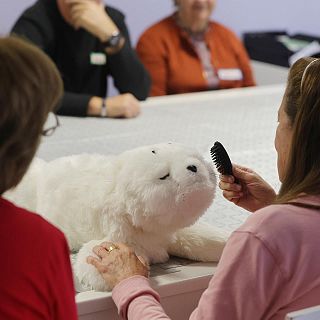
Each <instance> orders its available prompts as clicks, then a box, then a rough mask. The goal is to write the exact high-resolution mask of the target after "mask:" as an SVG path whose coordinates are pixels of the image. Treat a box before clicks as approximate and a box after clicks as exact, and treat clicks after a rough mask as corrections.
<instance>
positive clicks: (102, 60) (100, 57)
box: [90, 52, 107, 66]
mask: <svg viewBox="0 0 320 320" xmlns="http://www.w3.org/2000/svg"><path fill="white" fill-rule="evenodd" d="M90 63H91V64H95V65H98V66H102V65H104V64H106V63H107V56H106V54H105V53H102V52H91V53H90Z"/></svg>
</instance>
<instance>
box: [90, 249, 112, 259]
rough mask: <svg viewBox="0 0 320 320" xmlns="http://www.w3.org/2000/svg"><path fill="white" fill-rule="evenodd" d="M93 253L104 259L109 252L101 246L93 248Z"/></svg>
mask: <svg viewBox="0 0 320 320" xmlns="http://www.w3.org/2000/svg"><path fill="white" fill-rule="evenodd" d="M93 252H94V253H95V254H96V255H97V256H98V257H100V258H104V257H105V256H107V255H108V254H109V252H108V251H107V250H106V248H104V247H102V246H94V247H93Z"/></svg>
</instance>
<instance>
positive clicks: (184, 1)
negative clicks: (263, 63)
mask: <svg viewBox="0 0 320 320" xmlns="http://www.w3.org/2000/svg"><path fill="white" fill-rule="evenodd" d="M174 3H175V7H176V9H177V10H176V12H175V13H174V14H173V15H171V16H169V17H167V18H165V19H163V20H161V21H160V22H158V23H156V24H154V25H153V26H151V27H150V28H148V29H147V30H146V31H145V32H144V33H143V34H142V36H141V37H140V39H139V41H138V44H137V52H138V55H139V57H140V59H141V61H142V62H143V64H144V65H145V67H146V68H147V70H148V71H149V73H150V75H151V78H152V89H151V95H152V96H160V95H166V94H176V93H186V92H195V91H203V90H212V89H227V88H237V87H247V86H254V85H255V81H254V78H253V75H252V70H251V67H250V61H249V57H248V54H247V52H246V50H245V48H244V46H243V45H242V43H241V41H240V40H239V39H238V38H237V36H236V35H235V34H234V33H233V32H232V31H231V30H229V29H228V28H226V27H225V26H223V25H221V24H219V23H217V22H214V21H210V16H211V13H212V11H213V9H214V7H215V0H175V1H174Z"/></svg>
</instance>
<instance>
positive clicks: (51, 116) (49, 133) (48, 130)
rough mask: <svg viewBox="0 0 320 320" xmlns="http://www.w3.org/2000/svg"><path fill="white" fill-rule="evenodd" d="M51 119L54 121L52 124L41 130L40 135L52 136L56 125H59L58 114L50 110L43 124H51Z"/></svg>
mask: <svg viewBox="0 0 320 320" xmlns="http://www.w3.org/2000/svg"><path fill="white" fill-rule="evenodd" d="M53 121H55V124H54V125H50V126H49V127H48V128H46V129H43V130H42V135H43V136H45V137H49V136H52V135H53V133H54V132H55V130H56V129H57V128H58V127H60V121H59V118H58V116H57V115H56V114H55V113H53V112H50V113H49V115H48V119H47V121H46V123H45V126H46V125H47V124H51V123H52V122H53Z"/></svg>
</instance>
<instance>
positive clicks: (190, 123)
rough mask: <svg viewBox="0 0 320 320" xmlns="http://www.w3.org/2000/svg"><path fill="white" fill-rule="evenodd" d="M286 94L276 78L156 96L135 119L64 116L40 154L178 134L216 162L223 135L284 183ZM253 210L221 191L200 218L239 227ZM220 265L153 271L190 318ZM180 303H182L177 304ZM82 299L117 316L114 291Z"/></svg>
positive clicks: (119, 146) (83, 312) (92, 315)
mask: <svg viewBox="0 0 320 320" xmlns="http://www.w3.org/2000/svg"><path fill="white" fill-rule="evenodd" d="M283 93H284V85H283V84H277V85H268V86H263V87H255V88H242V89H229V90H219V91H211V92H202V93H191V94H183V95H172V96H165V97H155V98H149V99H148V100H147V101H146V102H143V103H142V113H141V115H140V116H139V117H137V118H135V119H100V118H71V117H60V122H61V128H58V129H57V131H56V132H55V134H54V135H53V136H52V137H48V138H47V137H46V138H44V139H43V141H42V143H41V145H40V148H39V151H38V154H37V155H38V156H39V157H41V158H44V159H46V160H51V159H54V158H57V157H60V156H65V155H71V154H76V153H83V152H88V153H102V154H118V153H120V152H123V151H125V150H128V149H131V148H135V147H139V146H141V145H147V144H155V143H160V142H167V141H173V142H179V143H184V144H187V145H190V146H193V147H196V148H197V149H198V150H199V151H200V152H201V153H202V154H203V155H204V156H205V157H206V158H207V159H208V160H209V161H211V160H210V155H209V149H210V148H211V146H212V145H213V143H214V142H215V141H216V140H218V141H220V142H222V143H223V144H224V146H225V147H226V149H227V150H228V152H229V154H230V156H231V159H232V161H233V162H235V163H239V164H242V165H244V166H248V167H251V168H253V169H254V170H256V171H257V172H259V174H261V175H262V176H263V177H265V178H266V180H267V181H268V182H269V183H270V184H271V185H273V186H274V187H275V188H276V189H277V188H278V187H279V182H278V177H277V169H276V152H275V150H274V145H273V141H274V135H275V129H276V126H277V110H278V108H279V106H280V103H281V99H282V95H283ZM247 215H248V213H247V212H245V211H244V210H242V209H240V208H237V207H236V206H234V205H233V204H231V203H228V202H227V201H225V200H224V199H223V198H222V196H221V193H220V192H219V191H218V190H217V193H216V198H215V200H214V203H213V205H212V206H211V207H210V208H209V209H208V210H207V212H206V213H205V215H204V216H203V217H202V218H201V219H202V220H203V221H206V222H208V223H211V224H214V225H215V226H217V227H221V228H223V229H224V230H227V231H229V232H232V231H233V230H234V229H236V228H237V227H238V226H239V225H240V224H241V223H242V222H243V221H244V220H245V219H246V217H247ZM214 269H215V264H213V263H211V264H210V263H209V264H208V263H202V264H201V263H195V264H191V265H182V266H179V267H178V268H177V270H178V271H179V272H164V274H163V275H160V276H157V277H154V278H153V280H152V281H153V282H154V285H155V286H156V287H157V288H158V290H159V292H160V294H161V296H162V301H163V303H164V305H165V309H166V311H167V312H168V313H169V315H171V316H172V317H173V318H175V319H186V318H187V317H188V314H190V312H191V310H192V309H193V308H194V306H195V305H196V304H197V301H198V299H199V297H200V295H201V293H202V292H203V290H204V289H205V288H206V287H207V285H208V282H209V280H210V278H211V276H212V274H213V273H214ZM186 302H189V307H186V306H187V303H186ZM180 303H182V305H183V308H181V307H178V308H177V305H178V306H179V304H180ZM77 304H78V311H79V318H80V319H81V320H90V319H95V320H99V319H117V315H116V310H115V307H114V305H113V303H112V300H111V297H110V293H97V292H87V293H80V294H79V295H78V296H77Z"/></svg>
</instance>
